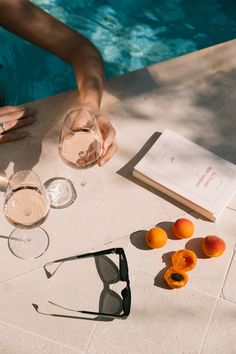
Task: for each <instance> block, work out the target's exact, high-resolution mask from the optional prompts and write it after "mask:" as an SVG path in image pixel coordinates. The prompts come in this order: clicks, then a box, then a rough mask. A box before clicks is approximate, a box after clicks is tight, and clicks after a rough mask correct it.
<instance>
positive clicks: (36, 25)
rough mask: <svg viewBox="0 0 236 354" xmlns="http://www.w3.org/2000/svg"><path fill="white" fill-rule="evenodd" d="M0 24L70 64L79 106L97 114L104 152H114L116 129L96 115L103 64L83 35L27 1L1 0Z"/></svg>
mask: <svg viewBox="0 0 236 354" xmlns="http://www.w3.org/2000/svg"><path fill="white" fill-rule="evenodd" d="M0 25H1V26H3V27H5V28H6V29H8V30H9V31H11V32H13V33H15V34H17V35H18V36H20V37H22V38H24V39H26V40H28V41H30V42H31V43H34V44H36V45H37V46H39V47H41V48H44V49H46V50H48V51H50V52H51V53H53V54H55V55H57V56H58V57H60V58H61V59H63V60H64V61H66V62H68V63H70V64H71V65H72V67H73V69H74V72H75V76H76V80H77V84H78V90H79V95H80V103H81V106H84V107H85V108H87V109H90V110H92V111H93V112H95V113H96V114H98V123H99V125H100V127H101V130H102V133H103V135H104V139H105V150H106V149H107V153H106V154H105V156H104V158H103V163H104V162H106V161H107V160H109V158H110V157H111V156H112V154H113V153H114V152H115V150H116V141H115V130H114V128H113V127H112V125H111V123H110V121H109V120H108V119H107V118H106V117H104V116H101V115H100V113H99V108H100V103H101V98H102V92H103V80H104V78H103V61H102V57H101V55H100V53H99V52H98V50H97V49H96V47H95V46H94V45H93V44H92V43H91V42H90V41H89V40H88V39H86V38H85V37H84V36H82V35H81V34H79V33H77V32H76V31H73V30H72V29H71V28H69V27H67V26H66V25H64V24H63V23H62V22H60V21H58V20H57V19H56V18H54V17H52V16H51V15H49V14H47V13H46V12H44V11H43V10H41V9H40V8H38V7H37V6H35V5H34V4H33V3H31V2H30V1H27V0H0Z"/></svg>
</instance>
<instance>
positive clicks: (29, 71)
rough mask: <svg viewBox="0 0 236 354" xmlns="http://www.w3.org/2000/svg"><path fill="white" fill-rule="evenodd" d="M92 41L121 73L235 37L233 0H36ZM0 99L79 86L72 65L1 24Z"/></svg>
mask: <svg viewBox="0 0 236 354" xmlns="http://www.w3.org/2000/svg"><path fill="white" fill-rule="evenodd" d="M33 2H34V3H35V4H37V5H38V6H40V7H42V8H43V9H44V10H46V11H48V12H50V13H51V14H52V15H54V16H55V17H57V18H59V19H60V20H61V21H63V22H64V23H66V24H67V25H69V26H71V27H72V28H74V29H76V30H78V31H79V32H81V33H82V34H84V35H85V36H86V37H87V38H89V39H90V40H92V41H93V42H94V44H95V45H96V46H97V47H98V48H99V50H100V52H101V53H102V55H103V57H104V61H105V71H106V77H107V78H109V77H112V76H116V75H119V74H122V73H125V72H128V71H132V70H135V69H138V68H141V67H145V66H147V65H150V64H153V63H158V62H161V61H164V60H167V59H170V58H173V57H176V56H179V55H182V54H185V53H189V52H193V51H195V50H198V49H201V48H205V47H208V46H210V45H213V44H217V43H220V42H224V41H227V40H230V39H233V38H235V37H236V1H234V0H225V1H224V0H221V1H220V0H208V1H205V0H199V1H197V2H196V1H194V0H135V1H133V0H119V1H117V0H106V1H105V0H70V1H67V0H34V1H33ZM0 64H2V65H3V66H2V68H1V69H0V104H21V103H24V102H28V101H32V100H36V99H40V98H43V97H46V96H48V95H53V94H56V93H58V92H61V91H65V90H69V89H72V88H74V87H75V80H74V77H73V72H72V70H71V68H70V66H69V65H67V64H65V63H63V62H62V61H61V60H59V59H58V58H56V57H55V56H53V55H51V54H49V53H47V52H45V51H43V50H41V49H39V48H37V47H35V46H33V45H31V44H29V43H27V42H25V41H23V40H22V39H20V38H18V37H16V36H14V35H12V34H11V33H9V32H7V31H6V30H4V29H1V28H0Z"/></svg>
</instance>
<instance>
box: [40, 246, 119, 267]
mask: <svg viewBox="0 0 236 354" xmlns="http://www.w3.org/2000/svg"><path fill="white" fill-rule="evenodd" d="M115 251H116V248H110V249H108V250H103V251H98V252H91V253H85V254H79V255H77V256H71V257H66V258H61V259H56V260H55V261H53V262H49V263H46V264H45V266H48V265H51V264H53V263H61V262H66V261H74V260H75V259H82V258H88V257H97V256H103V255H104V254H109V253H113V252H115ZM45 266H44V267H45Z"/></svg>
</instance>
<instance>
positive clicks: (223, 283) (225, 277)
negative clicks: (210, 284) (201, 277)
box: [198, 244, 236, 354]
mask: <svg viewBox="0 0 236 354" xmlns="http://www.w3.org/2000/svg"><path fill="white" fill-rule="evenodd" d="M235 252H236V244H235V245H234V249H233V254H232V256H231V258H230V261H229V264H228V267H227V270H226V272H225V276H224V278H223V281H222V284H221V287H220V290H219V293H218V295H217V297H216V301H215V303H214V306H213V309H212V311H211V315H210V318H209V321H208V324H207V327H206V330H205V334H204V335H203V338H202V342H201V344H200V347H199V351H198V354H200V353H201V350H202V348H203V345H204V342H205V339H206V336H207V334H208V331H209V328H210V324H211V320H212V318H213V315H214V312H215V309H216V305H217V303H218V302H219V300H222V299H223V300H224V301H228V300H227V299H225V298H224V297H222V296H221V295H222V294H223V289H224V285H225V283H226V280H227V277H228V274H229V271H230V267H231V265H232V262H233V259H234V255H235ZM229 302H231V301H229Z"/></svg>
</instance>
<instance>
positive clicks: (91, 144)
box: [59, 108, 103, 200]
mask: <svg viewBox="0 0 236 354" xmlns="http://www.w3.org/2000/svg"><path fill="white" fill-rule="evenodd" d="M59 153H60V156H61V157H62V159H63V161H64V162H66V163H67V164H68V165H69V166H71V167H74V168H77V169H80V170H82V173H81V180H80V185H79V189H80V191H79V193H80V194H78V196H79V197H80V200H81V197H82V195H81V194H82V192H83V191H82V190H83V189H84V193H85V194H87V193H88V192H89V190H90V192H91V196H94V194H95V188H96V189H98V185H99V183H93V182H94V181H91V176H89V174H88V173H85V172H84V170H86V169H88V168H90V167H92V166H94V165H96V164H97V163H98V161H99V159H100V158H101V156H102V154H103V139H102V135H101V132H100V130H99V127H98V124H97V121H96V116H95V114H94V113H92V112H90V111H88V110H86V109H84V108H76V109H73V110H71V111H69V112H68V113H67V114H66V116H65V119H64V122H63V126H62V130H61V136H60V143H59ZM88 180H89V183H88ZM90 182H91V183H90ZM81 187H82V188H81ZM87 196H88V195H87ZM82 199H83V198H82Z"/></svg>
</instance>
